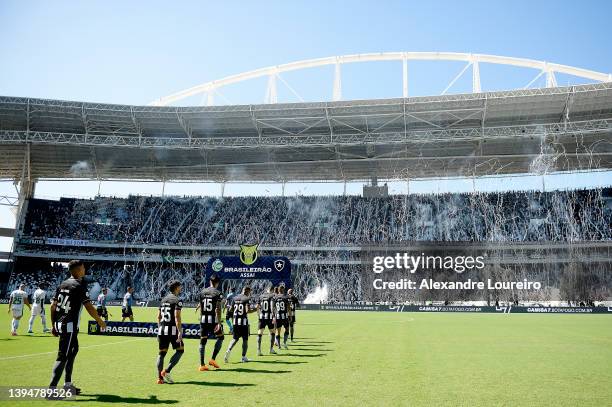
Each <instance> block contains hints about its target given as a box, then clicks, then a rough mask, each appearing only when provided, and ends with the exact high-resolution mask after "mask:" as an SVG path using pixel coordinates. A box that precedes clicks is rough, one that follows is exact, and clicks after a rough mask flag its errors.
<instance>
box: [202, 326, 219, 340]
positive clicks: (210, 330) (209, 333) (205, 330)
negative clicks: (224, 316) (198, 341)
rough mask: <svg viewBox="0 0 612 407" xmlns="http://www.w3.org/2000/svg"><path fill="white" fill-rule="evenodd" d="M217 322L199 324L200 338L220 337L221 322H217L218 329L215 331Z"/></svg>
mask: <svg viewBox="0 0 612 407" xmlns="http://www.w3.org/2000/svg"><path fill="white" fill-rule="evenodd" d="M216 326H217V324H214V323H211V324H208V323H207V324H200V338H220V337H222V336H223V324H219V326H220V328H221V329H220V330H219V332H217V333H215V327H216Z"/></svg>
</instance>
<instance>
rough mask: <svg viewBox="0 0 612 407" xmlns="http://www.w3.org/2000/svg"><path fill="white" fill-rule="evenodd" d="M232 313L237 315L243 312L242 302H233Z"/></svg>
mask: <svg viewBox="0 0 612 407" xmlns="http://www.w3.org/2000/svg"><path fill="white" fill-rule="evenodd" d="M234 313H235V314H238V315H242V314H244V304H234Z"/></svg>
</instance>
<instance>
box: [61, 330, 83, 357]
mask: <svg viewBox="0 0 612 407" xmlns="http://www.w3.org/2000/svg"><path fill="white" fill-rule="evenodd" d="M78 351H79V335H78V332H62V333H61V334H59V348H58V350H57V359H56V360H66V359H68V358H69V357H72V356H75V355H76V354H77V352H78Z"/></svg>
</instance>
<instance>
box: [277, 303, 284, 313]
mask: <svg viewBox="0 0 612 407" xmlns="http://www.w3.org/2000/svg"><path fill="white" fill-rule="evenodd" d="M276 305H277V307H278V310H279V311H284V310H285V303H284V302H279V303H277V304H276Z"/></svg>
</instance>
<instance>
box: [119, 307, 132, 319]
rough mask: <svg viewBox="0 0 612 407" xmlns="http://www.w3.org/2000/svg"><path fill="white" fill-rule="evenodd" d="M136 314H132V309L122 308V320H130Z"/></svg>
mask: <svg viewBox="0 0 612 407" xmlns="http://www.w3.org/2000/svg"><path fill="white" fill-rule="evenodd" d="M133 315H134V314H133V313H132V307H123V308H121V317H122V318H129V317H131V316H133Z"/></svg>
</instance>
